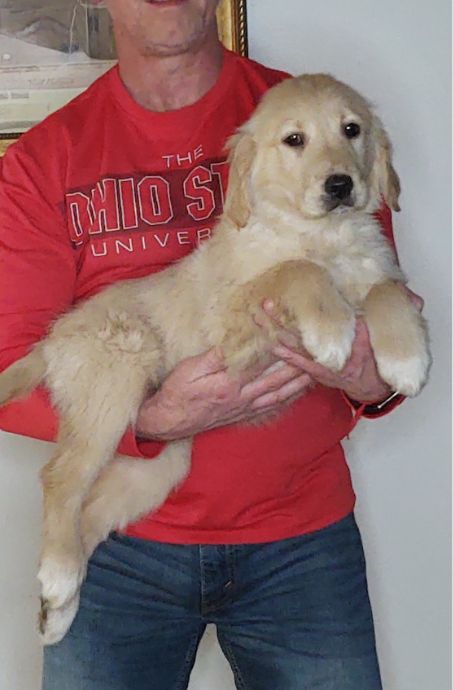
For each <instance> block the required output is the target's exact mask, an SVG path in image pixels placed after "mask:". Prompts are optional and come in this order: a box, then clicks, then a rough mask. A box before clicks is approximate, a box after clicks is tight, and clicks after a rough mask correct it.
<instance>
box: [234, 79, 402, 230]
mask: <svg viewBox="0 0 453 690" xmlns="http://www.w3.org/2000/svg"><path fill="white" fill-rule="evenodd" d="M229 147H230V163H231V169H230V181H229V188H228V195H227V200H226V203H225V212H226V214H227V215H228V216H229V217H230V219H231V220H232V221H233V222H234V223H235V224H236V225H237V227H243V226H244V225H245V224H246V223H247V220H248V217H249V215H250V213H251V211H252V209H255V210H256V209H258V208H259V207H260V206H262V207H263V208H264V207H266V208H267V209H269V205H271V206H273V207H276V208H278V209H279V210H280V211H282V212H288V213H291V214H293V213H296V214H297V215H299V216H302V217H304V218H307V219H316V218H324V217H325V216H327V215H328V214H332V213H339V212H344V211H347V210H348V209H349V210H354V209H355V210H363V209H367V210H370V211H373V210H375V209H377V208H378V207H379V206H380V205H381V200H382V197H384V199H385V200H386V202H387V203H388V204H389V205H390V206H391V207H392V208H393V209H395V210H399V206H398V197H399V192H400V186H399V180H398V175H397V174H396V172H395V170H394V168H393V165H392V160H391V157H392V149H391V144H390V141H389V139H388V136H387V134H386V132H385V130H384V128H383V127H382V124H381V122H380V121H379V119H378V118H377V117H376V116H375V115H374V114H373V113H372V111H371V108H370V106H369V104H368V103H367V101H366V100H365V99H364V98H363V97H362V96H360V94H358V93H357V92H356V91H354V90H353V89H352V88H350V87H349V86H347V85H345V84H342V83H341V82H338V81H337V80H335V79H333V78H332V77H330V76H328V75H324V74H314V75H303V76H301V77H297V78H294V79H288V80H286V81H284V82H282V83H281V84H279V85H278V86H275V87H274V88H272V89H270V90H269V91H268V92H267V93H266V95H265V96H264V98H263V99H262V101H261V103H260V105H259V106H258V108H257V109H256V111H255V113H254V115H253V116H252V117H251V119H250V120H249V121H248V122H247V123H246V124H245V125H244V126H243V127H241V129H240V130H239V131H238V133H237V134H235V135H234V136H233V137H232V138H231V139H230V142H229Z"/></svg>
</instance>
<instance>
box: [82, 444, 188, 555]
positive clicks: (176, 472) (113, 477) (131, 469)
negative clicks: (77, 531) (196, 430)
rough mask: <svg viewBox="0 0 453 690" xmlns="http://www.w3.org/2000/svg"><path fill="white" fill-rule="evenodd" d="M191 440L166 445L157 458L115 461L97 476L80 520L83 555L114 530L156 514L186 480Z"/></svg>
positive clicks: (117, 459)
mask: <svg viewBox="0 0 453 690" xmlns="http://www.w3.org/2000/svg"><path fill="white" fill-rule="evenodd" d="M191 449H192V440H191V439H183V440H181V441H173V442H171V443H168V444H167V445H166V447H165V448H164V449H163V451H162V452H161V453H160V455H159V456H158V457H157V458H154V459H152V460H140V459H137V458H127V457H117V458H116V459H115V460H114V461H113V462H112V463H109V464H108V465H107V466H106V467H105V468H104V469H103V471H102V472H101V474H100V475H99V477H98V478H97V480H96V482H95V483H94V485H93V487H92V489H91V491H90V493H89V494H88V496H87V499H86V501H85V504H84V506H83V510H82V516H81V534H82V542H83V545H84V550H85V555H86V557H87V558H89V557H90V556H91V554H92V553H93V551H94V549H95V548H96V546H97V545H98V544H99V543H100V542H101V541H103V540H104V539H106V538H107V536H108V534H109V533H110V532H111V531H112V530H113V529H115V528H119V529H122V528H124V527H125V526H126V525H127V524H128V523H129V522H132V521H133V520H136V519H137V518H139V517H140V516H141V515H143V514H144V513H148V512H150V511H152V510H156V509H157V508H158V507H159V506H160V505H161V504H162V503H163V502H164V501H165V499H166V498H167V496H168V494H169V493H170V492H171V491H172V490H173V489H174V488H175V487H176V486H178V485H179V484H180V483H181V482H182V481H183V480H184V479H185V478H186V476H187V473H188V471H189V466H190V456H191Z"/></svg>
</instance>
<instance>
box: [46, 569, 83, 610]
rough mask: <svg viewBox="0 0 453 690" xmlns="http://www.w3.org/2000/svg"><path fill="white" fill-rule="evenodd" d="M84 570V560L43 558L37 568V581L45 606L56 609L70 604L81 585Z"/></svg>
mask: <svg viewBox="0 0 453 690" xmlns="http://www.w3.org/2000/svg"><path fill="white" fill-rule="evenodd" d="M85 570H86V561H85V559H84V558H80V559H78V558H71V557H69V556H66V558H64V559H63V557H61V556H60V557H58V558H57V557H51V556H46V557H44V558H43V559H42V561H41V565H40V568H39V573H38V580H39V581H40V583H41V596H42V599H43V601H45V602H46V606H48V607H49V608H51V609H58V608H61V607H63V606H65V605H66V604H67V603H68V602H70V601H71V599H72V598H73V597H74V596H75V595H76V593H77V591H78V590H79V588H80V585H81V584H82V581H83V579H84V577H85Z"/></svg>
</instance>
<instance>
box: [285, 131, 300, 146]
mask: <svg viewBox="0 0 453 690" xmlns="http://www.w3.org/2000/svg"><path fill="white" fill-rule="evenodd" d="M283 143H284V144H287V146H292V147H294V148H295V147H297V146H299V147H301V146H304V144H305V139H304V135H303V134H301V133H300V132H294V134H290V135H289V136H287V137H285V138H284V139H283Z"/></svg>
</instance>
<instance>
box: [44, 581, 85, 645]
mask: <svg viewBox="0 0 453 690" xmlns="http://www.w3.org/2000/svg"><path fill="white" fill-rule="evenodd" d="M78 608H79V593H78V592H77V594H76V595H75V596H74V597H73V598H72V599H71V601H70V602H69V603H68V604H66V605H65V606H62V607H60V608H58V609H52V608H50V606H49V602H48V601H47V600H46V599H43V598H41V610H40V612H39V616H38V628H39V637H40V640H41V643H42V644H43V645H44V646H47V645H52V644H57V642H60V641H61V640H62V639H63V637H64V636H65V635H66V633H67V631H68V630H69V628H70V627H71V625H72V622H73V620H74V618H75V616H76V614H77V610H78Z"/></svg>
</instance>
